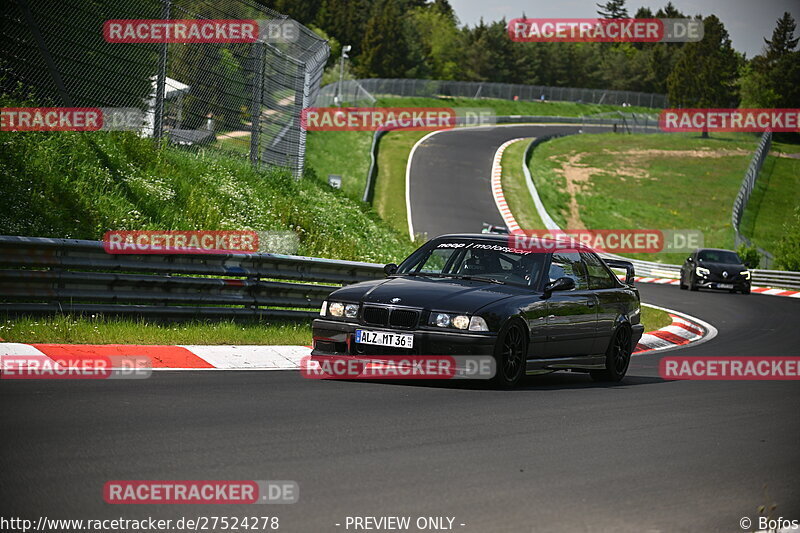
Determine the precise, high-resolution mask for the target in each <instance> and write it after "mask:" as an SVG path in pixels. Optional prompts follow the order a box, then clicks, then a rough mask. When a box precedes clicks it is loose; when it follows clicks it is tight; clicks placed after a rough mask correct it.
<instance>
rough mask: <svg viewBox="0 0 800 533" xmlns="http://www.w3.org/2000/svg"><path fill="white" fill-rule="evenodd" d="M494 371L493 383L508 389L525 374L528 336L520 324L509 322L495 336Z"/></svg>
mask: <svg viewBox="0 0 800 533" xmlns="http://www.w3.org/2000/svg"><path fill="white" fill-rule="evenodd" d="M494 359H495V363H496V367H497V368H496V373H495V376H494V380H493V382H494V384H495V385H498V386H500V387H503V388H507V389H510V388H512V387H514V386H516V385H517V384H518V383H519V382H520V380H521V379H522V376H524V375H525V363H526V361H527V359H528V337H527V335H526V334H525V330H524V328H523V327H522V324H520V323H519V322H516V321H515V322H511V323H510V324H509V325H508V326H507V327H506V328H505V331H503V332H501V333H500V335H499V336H498V338H497V344H496V345H495V350H494Z"/></svg>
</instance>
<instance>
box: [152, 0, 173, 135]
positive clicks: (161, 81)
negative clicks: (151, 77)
mask: <svg viewBox="0 0 800 533" xmlns="http://www.w3.org/2000/svg"><path fill="white" fill-rule="evenodd" d="M170 3H171V0H161V20H169V12H170ZM167 46H169V45H168V44H167V43H164V44H162V45H161V57H160V58H159V59H158V79H157V80H156V108H155V109H154V113H155V115H154V117H153V138H155V139H160V138H161V135H162V133H163V129H164V92H165V90H166V82H167Z"/></svg>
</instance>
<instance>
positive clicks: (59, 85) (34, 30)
mask: <svg viewBox="0 0 800 533" xmlns="http://www.w3.org/2000/svg"><path fill="white" fill-rule="evenodd" d="M19 7H20V9H21V10H22V14H23V16H24V17H25V22H26V23H27V24H28V27H29V28H30V30H31V34H32V35H33V38H34V40H35V41H36V45H37V46H38V47H39V51H40V52H41V53H42V58H43V59H44V62H45V64H46V65H47V70H48V71H49V72H50V77H51V78H52V79H53V84H54V85H55V86H56V90H57V91H58V95H59V97H60V98H61V104H62V105H65V106H67V107H74V103H73V102H72V96H70V94H69V92H67V88H66V86H64V80H62V79H61V73H60V72H59V71H58V67H57V66H56V63H55V61H53V56H51V55H50V50H48V49H47V44H46V43H45V42H44V37H43V36H42V33H41V32H40V31H39V26H38V25H37V24H36V19H34V18H33V12H32V11H31V7H30V6H29V5H28V2H27V0H19Z"/></svg>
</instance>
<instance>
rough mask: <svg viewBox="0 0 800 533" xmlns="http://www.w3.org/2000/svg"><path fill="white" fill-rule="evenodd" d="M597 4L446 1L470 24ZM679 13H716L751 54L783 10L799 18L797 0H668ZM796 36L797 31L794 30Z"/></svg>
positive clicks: (568, 13)
mask: <svg viewBox="0 0 800 533" xmlns="http://www.w3.org/2000/svg"><path fill="white" fill-rule="evenodd" d="M597 3H605V0H450V4H451V5H452V6H453V8H454V9H455V10H456V14H457V15H458V18H459V20H460V21H461V24H468V25H470V26H474V25H475V24H477V23H478V22H479V21H480V19H481V17H483V19H484V20H485V21H487V22H489V21H493V20H499V19H501V18H503V17H505V18H506V20H509V19H512V18H518V17H521V16H522V13H523V12H524V13H525V15H526V16H527V17H529V18H592V17H596V16H597V6H596V5H595V4H597ZM625 4H626V7H627V8H628V13H629V14H630V16H633V15H634V14H635V13H636V10H637V9H639V7H641V6H645V7H649V8H650V9H652V10H653V11H654V12H655V11H656V10H657V9H658V8H660V7H663V6H665V5H666V4H667V0H658V1H652V0H628V1H627V2H626V3H625ZM672 4H673V5H674V6H675V7H677V8H678V9H679V10H680V11H681V12H682V13H685V14H686V15H689V16H693V15H697V14H702V15H703V16H706V15H711V14H714V15H717V16H718V17H719V18H720V20H722V23H723V24H725V28H726V29H727V30H728V33H729V34H730V36H731V40H732V41H733V47H734V48H736V50H738V51H740V52H745V53H746V54H747V57H748V58H750V57H753V56H754V55H757V54H759V53H760V52H761V49H762V46H763V45H764V41H763V37H767V38H769V37H770V36H771V35H772V30H773V29H774V28H775V22H776V21H777V20H778V18H780V16H781V15H783V13H784V11H788V12H789V13H791V14H792V16H793V17H794V18H795V20H798V21H800V1H798V0H672ZM795 36H797V33H795Z"/></svg>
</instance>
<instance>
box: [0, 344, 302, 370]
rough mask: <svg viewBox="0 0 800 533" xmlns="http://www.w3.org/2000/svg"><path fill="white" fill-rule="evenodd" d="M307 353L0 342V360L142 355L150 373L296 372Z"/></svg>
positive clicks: (277, 349)
mask: <svg viewBox="0 0 800 533" xmlns="http://www.w3.org/2000/svg"><path fill="white" fill-rule="evenodd" d="M310 354H311V348H310V347H309V346H189V345H186V346H167V345H137V344H133V345H131V344H21V343H15V342H5V343H0V357H3V356H5V357H11V356H17V357H19V356H24V357H25V358H26V359H32V360H34V361H36V360H37V359H41V364H42V365H45V366H52V367H56V366H57V363H56V362H55V361H54V360H53V359H52V358H62V359H69V360H75V359H81V358H86V359H91V358H96V357H109V356H145V357H149V358H150V359H151V360H152V362H153V370H297V369H298V368H300V360H301V359H302V358H303V357H305V356H308V355H310Z"/></svg>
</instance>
